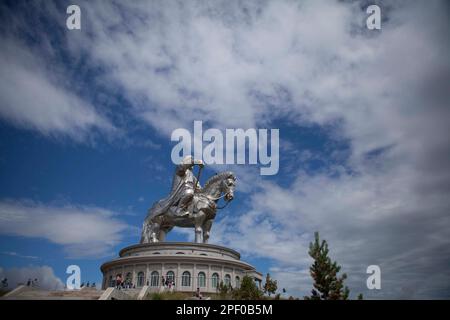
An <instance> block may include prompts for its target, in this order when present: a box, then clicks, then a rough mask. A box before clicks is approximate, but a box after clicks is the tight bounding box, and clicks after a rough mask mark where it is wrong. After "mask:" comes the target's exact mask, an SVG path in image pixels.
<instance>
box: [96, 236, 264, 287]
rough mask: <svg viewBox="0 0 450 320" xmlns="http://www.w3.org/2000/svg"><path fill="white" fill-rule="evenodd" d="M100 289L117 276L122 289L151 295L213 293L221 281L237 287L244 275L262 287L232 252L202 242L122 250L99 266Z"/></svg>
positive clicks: (254, 273)
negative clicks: (163, 292)
mask: <svg viewBox="0 0 450 320" xmlns="http://www.w3.org/2000/svg"><path fill="white" fill-rule="evenodd" d="M100 269H101V271H102V273H103V283H102V289H106V288H108V287H114V286H115V285H116V278H117V276H118V275H119V276H121V277H122V280H123V282H124V285H125V286H128V287H132V288H136V289H139V288H142V287H143V286H149V291H150V292H162V291H183V292H196V291H197V288H198V289H199V290H200V292H202V293H216V292H217V286H218V285H219V283H220V282H221V281H222V282H223V283H224V284H229V285H230V286H231V287H233V288H235V287H239V286H240V282H241V281H242V278H243V277H244V276H245V275H248V276H251V277H252V278H253V279H254V280H255V281H256V282H257V284H258V285H259V286H261V281H262V274H261V273H259V272H257V271H256V269H255V268H254V267H253V266H251V265H250V264H248V263H246V262H244V261H241V260H240V254H239V253H238V252H236V251H234V250H232V249H229V248H226V247H223V246H218V245H212V244H203V243H191V242H156V243H145V244H137V245H132V246H129V247H126V248H124V249H122V250H121V251H120V253H119V257H118V258H116V259H114V260H111V261H108V262H106V263H104V264H103V265H102V266H101V267H100Z"/></svg>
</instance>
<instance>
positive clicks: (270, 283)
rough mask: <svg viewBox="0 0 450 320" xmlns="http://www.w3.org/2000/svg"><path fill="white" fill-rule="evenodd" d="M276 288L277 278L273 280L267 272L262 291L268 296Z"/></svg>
mask: <svg viewBox="0 0 450 320" xmlns="http://www.w3.org/2000/svg"><path fill="white" fill-rule="evenodd" d="M277 288H278V285H277V280H273V279H272V278H271V277H270V274H269V273H268V274H267V276H266V283H265V284H264V293H268V294H269V297H270V295H271V294H272V293H275V291H277Z"/></svg>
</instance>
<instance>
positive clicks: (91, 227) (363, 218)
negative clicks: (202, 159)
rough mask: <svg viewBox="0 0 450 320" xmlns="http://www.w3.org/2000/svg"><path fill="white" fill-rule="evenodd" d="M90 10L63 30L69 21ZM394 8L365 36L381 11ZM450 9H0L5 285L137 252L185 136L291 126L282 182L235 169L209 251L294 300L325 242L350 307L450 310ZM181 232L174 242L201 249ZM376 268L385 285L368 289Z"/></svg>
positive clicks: (284, 5)
mask: <svg viewBox="0 0 450 320" xmlns="http://www.w3.org/2000/svg"><path fill="white" fill-rule="evenodd" d="M74 3H75V4H78V5H79V6H80V8H81V30H68V29H67V27H66V19H67V17H68V15H67V14H66V8H67V6H68V5H69V4H74ZM373 3H377V4H378V5H380V7H381V10H382V26H381V27H382V28H381V30H368V29H367V27H366V19H367V17H368V14H367V13H366V8H367V7H368V6H369V5H370V4H373ZM449 12H450V6H449V5H448V3H447V2H445V1H437V0H436V1H383V2H380V1H375V0H374V1H132V2H131V1H130V2H128V1H127V2H125V1H112V0H111V1H81V0H77V1H70V2H67V1H57V2H53V1H26V2H25V1H2V4H1V6H0V21H2V24H1V26H0V35H1V37H2V42H1V45H0V47H1V49H0V275H1V276H2V277H3V276H8V277H9V278H10V279H14V281H16V282H19V281H25V280H26V279H24V280H20V279H22V278H26V277H27V276H28V275H29V277H34V275H39V276H40V277H41V278H42V279H45V281H42V283H45V284H46V286H48V287H60V286H61V285H62V283H64V282H65V279H66V275H65V270H66V268H67V266H68V265H70V264H78V265H79V266H80V267H81V270H82V281H91V282H92V281H97V282H100V281H101V273H100V271H99V265H100V264H101V263H102V262H104V261H106V260H108V259H110V258H112V257H114V256H115V255H116V254H117V252H118V250H119V249H120V248H122V247H124V246H126V245H130V244H133V243H136V242H138V241H139V233H140V226H141V223H142V220H143V219H144V217H145V214H146V210H147V208H148V207H149V206H151V204H152V203H153V202H154V201H156V200H158V199H160V198H162V197H164V196H166V195H167V192H168V191H169V188H170V184H171V176H172V173H173V169H174V168H173V164H172V163H171V160H170V153H171V149H172V147H173V146H174V145H175V143H174V142H171V141H170V135H171V132H172V131H173V130H174V129H176V128H187V129H188V130H192V128H193V121H194V120H202V121H204V127H205V128H218V129H225V128H244V129H247V128H278V129H280V170H279V172H278V174H277V175H274V176H260V175H259V168H258V167H257V166H255V165H227V166H225V165H224V166H220V165H217V166H214V167H211V168H208V169H207V171H206V172H205V173H204V175H203V176H204V178H205V177H206V176H208V175H211V174H213V173H214V172H216V171H220V170H225V169H232V170H234V171H235V172H236V174H237V176H238V179H239V180H238V190H237V193H236V200H235V201H234V202H233V203H232V205H230V206H228V207H227V209H225V210H223V211H221V212H220V214H219V215H218V217H217V221H216V223H215V224H214V226H213V231H212V238H211V242H212V243H216V244H222V245H226V246H230V247H232V248H234V249H236V250H238V251H240V252H241V253H242V257H243V259H244V260H246V261H248V262H250V263H252V264H254V265H255V266H256V267H257V268H258V270H259V271H261V272H263V273H266V272H270V273H271V274H272V275H273V277H275V278H276V279H278V282H279V287H280V288H283V287H284V288H286V290H287V293H288V294H289V295H294V296H303V295H305V294H308V293H309V292H310V290H311V280H310V277H309V271H308V267H309V265H310V264H311V260H310V259H309V257H308V253H307V251H308V244H309V242H310V241H312V240H313V234H314V232H315V231H319V232H320V234H321V236H322V237H323V238H325V239H326V240H328V242H329V244H330V250H331V255H332V257H333V259H335V260H337V261H338V262H339V264H341V265H342V267H343V269H342V270H343V271H344V272H346V273H347V274H348V277H349V278H348V280H347V284H348V286H349V287H350V290H351V294H352V297H354V296H356V294H358V293H360V292H362V293H363V294H364V295H365V296H366V297H367V298H388V299H395V298H406V299H414V298H449V297H450V269H449V265H450V239H449V234H450V219H449V212H450V197H449V193H450V108H449V107H450V106H449V102H450V59H449V49H450V42H449V41H450V40H449V39H450V37H449V30H450V19H449V18H450V17H449V15H450V14H449ZM191 239H192V234H191V232H186V230H175V232H172V233H171V234H170V235H169V240H172V241H173V240H191ZM373 264H376V265H379V266H380V268H381V272H382V289H381V290H368V289H367V287H366V278H367V276H368V275H367V274H366V268H367V266H369V265H373Z"/></svg>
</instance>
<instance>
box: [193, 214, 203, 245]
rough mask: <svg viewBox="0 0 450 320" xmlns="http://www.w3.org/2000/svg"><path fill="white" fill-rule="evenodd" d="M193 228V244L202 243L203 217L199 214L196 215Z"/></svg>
mask: <svg viewBox="0 0 450 320" xmlns="http://www.w3.org/2000/svg"><path fill="white" fill-rule="evenodd" d="M194 226H195V243H202V234H203V217H202V215H201V214H200V212H199V213H198V214H197V217H195V220H194Z"/></svg>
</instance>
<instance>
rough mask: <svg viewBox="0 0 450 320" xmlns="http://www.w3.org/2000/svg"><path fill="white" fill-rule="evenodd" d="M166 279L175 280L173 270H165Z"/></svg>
mask: <svg viewBox="0 0 450 320" xmlns="http://www.w3.org/2000/svg"><path fill="white" fill-rule="evenodd" d="M166 279H167V280H169V281H175V273H174V272H173V271H167V273H166Z"/></svg>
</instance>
